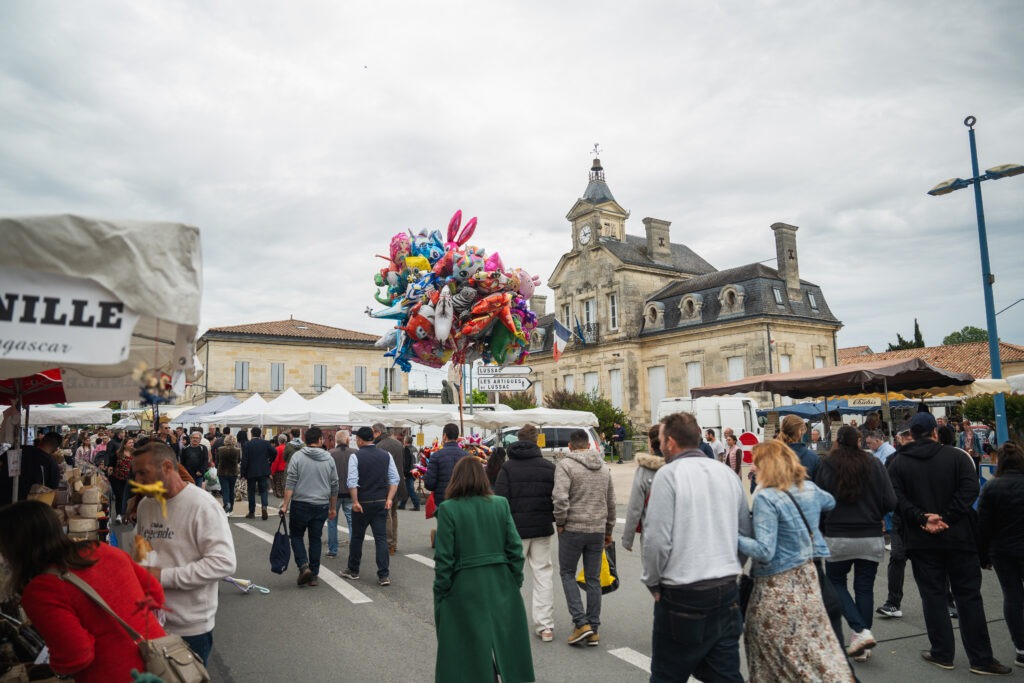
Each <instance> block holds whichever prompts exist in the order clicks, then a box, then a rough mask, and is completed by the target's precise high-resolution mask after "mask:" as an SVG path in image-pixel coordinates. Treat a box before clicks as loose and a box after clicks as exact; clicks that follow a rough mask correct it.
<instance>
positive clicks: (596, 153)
mask: <svg viewBox="0 0 1024 683" xmlns="http://www.w3.org/2000/svg"><path fill="white" fill-rule="evenodd" d="M591 151H592V153H593V155H594V156H595V157H599V156H601V148H600V147H599V146H598V144H597V143H596V142H595V143H594V149H593V150H591Z"/></svg>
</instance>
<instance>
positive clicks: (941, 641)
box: [889, 413, 1011, 675]
mask: <svg viewBox="0 0 1024 683" xmlns="http://www.w3.org/2000/svg"><path fill="white" fill-rule="evenodd" d="M936 428H937V424H936V421H935V418H934V417H932V415H931V413H918V414H916V415H914V417H913V418H911V420H910V433H911V435H912V436H913V437H914V442H913V443H912V444H910V445H908V446H904V447H903V448H901V449H900V450H899V451H898V455H896V456H894V457H895V461H894V462H893V463H892V466H891V467H890V468H889V477H890V478H891V479H892V486H893V489H895V491H896V501H897V502H896V511H897V513H898V514H899V515H900V517H901V519H902V521H903V530H904V538H903V542H904V544H905V545H906V549H907V557H908V558H909V559H910V565H911V567H912V568H913V570H914V579H915V580H916V581H917V588H918V590H919V591H920V593H921V608H922V611H923V612H924V623H925V627H926V628H927V630H928V640H929V643H930V645H931V648H930V649H929V650H924V651H923V652H921V657H922V658H924V660H925V661H927V662H929V663H931V664H934V665H936V666H938V667H939V668H942V669H952V668H953V656H954V649H955V647H956V645H955V641H954V640H953V626H952V623H951V621H950V616H949V612H948V611H947V605H946V586H947V580H948V582H949V583H948V585H949V587H950V588H951V589H952V591H953V596H954V597H955V598H956V606H957V609H958V610H959V612H960V638H961V640H962V641H963V644H964V650H966V652H967V658H968V660H969V661H970V663H971V672H972V673H977V674H982V675H991V674H998V675H1007V674H1009V673H1010V671H1011V670H1010V668H1009V667H1007V666H1004V665H1002V664H1000V663H999V662H998V661H997V660H996V659H994V658H993V657H992V643H991V641H990V640H989V635H988V624H987V622H986V620H985V605H984V603H983V602H982V599H981V565H980V562H979V559H978V546H977V539H976V537H975V527H976V526H977V517H976V513H975V512H974V509H973V508H972V507H971V506H972V505H973V504H974V500H975V498H977V497H978V489H979V484H978V473H977V471H976V470H975V469H974V463H973V462H971V459H970V458H969V457H968V456H967V455H966V454H965V453H964V452H963V451H961V450H959V449H957V448H954V447H952V446H944V445H942V444H941V443H939V442H938V440H937V439H938V434H937V429H936Z"/></svg>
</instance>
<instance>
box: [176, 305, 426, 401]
mask: <svg viewBox="0 0 1024 683" xmlns="http://www.w3.org/2000/svg"><path fill="white" fill-rule="evenodd" d="M375 341H377V337H376V336H374V335H372V334H366V333H363V332H354V331H352V330H345V329H341V328H339V327H330V326H328V325H321V324H318V323H312V322H306V321H302V320H295V319H289V320H276V321H272V322H264V323H252V324H248V325H235V326H232V327H213V328H210V329H209V330H207V331H206V332H205V333H204V334H203V335H202V336H201V337H200V338H199V341H198V342H197V344H196V349H197V355H198V356H199V360H200V361H201V362H202V364H203V367H204V368H205V374H204V375H203V377H202V379H201V380H200V381H199V383H197V384H195V385H192V386H191V387H189V389H188V391H187V392H186V395H185V401H184V402H186V403H191V404H199V403H204V402H206V401H208V400H209V399H211V398H214V397H216V396H223V395H231V396H235V397H236V398H238V399H242V400H244V399H246V398H248V397H249V396H251V395H252V394H254V393H259V394H260V395H261V396H263V398H265V399H267V400H268V401H269V400H272V399H274V398H276V397H277V396H279V395H280V394H281V393H282V392H284V391H285V390H286V389H287V388H288V387H292V388H293V389H295V391H297V392H298V393H299V394H301V395H302V396H304V397H306V398H312V397H313V396H316V395H318V394H321V393H323V392H324V391H326V390H327V389H330V388H331V387H332V386H334V385H335V384H340V385H342V386H343V387H345V388H346V389H348V390H349V391H350V392H352V393H353V394H355V395H356V396H358V397H359V398H361V399H363V400H364V401H367V402H368V403H380V401H381V392H382V390H383V388H384V387H385V386H387V387H388V390H389V393H390V396H391V397H392V398H395V399H398V400H401V401H404V400H406V399H407V394H406V392H407V387H408V384H407V382H406V379H403V377H402V375H403V374H404V373H402V372H401V371H400V370H399V369H398V368H392V367H391V359H390V358H385V357H384V355H383V352H382V351H381V349H378V348H376V347H374V345H373V344H374V342H375Z"/></svg>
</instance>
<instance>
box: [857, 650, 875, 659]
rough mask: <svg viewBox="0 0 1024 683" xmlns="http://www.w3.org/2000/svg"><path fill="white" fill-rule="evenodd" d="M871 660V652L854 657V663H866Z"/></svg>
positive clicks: (866, 651) (867, 651) (865, 651)
mask: <svg viewBox="0 0 1024 683" xmlns="http://www.w3.org/2000/svg"><path fill="white" fill-rule="evenodd" d="M869 659H871V650H864V652H861V653H860V654H859V655H857V656H856V657H854V658H853V661H855V662H866V661H868V660H869Z"/></svg>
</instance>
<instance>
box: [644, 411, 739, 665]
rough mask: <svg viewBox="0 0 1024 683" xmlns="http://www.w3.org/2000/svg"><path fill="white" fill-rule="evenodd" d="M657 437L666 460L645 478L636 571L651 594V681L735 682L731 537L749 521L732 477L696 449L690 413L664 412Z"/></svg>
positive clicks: (734, 551) (696, 429)
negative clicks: (640, 547)
mask: <svg viewBox="0 0 1024 683" xmlns="http://www.w3.org/2000/svg"><path fill="white" fill-rule="evenodd" d="M660 441H661V452H662V455H664V456H665V465H664V466H663V467H661V469H659V470H658V472H657V474H655V475H654V481H653V482H652V483H651V498H650V502H649V503H648V505H647V517H646V521H645V522H644V544H643V558H644V561H643V573H642V574H641V580H642V581H643V582H644V584H645V585H646V586H647V588H648V589H649V590H650V591H651V594H652V595H653V596H654V637H653V648H652V657H651V683H662V682H667V681H685V680H687V679H689V678H690V675H691V674H694V675H695V676H696V677H697V678H700V679H701V680H716V681H737V682H738V683H742V681H743V677H742V676H741V675H740V651H739V637H740V633H741V632H742V630H743V617H742V615H741V614H740V610H739V606H738V602H739V594H738V590H737V585H736V579H737V577H738V576H739V574H740V571H741V570H742V564H741V563H740V560H739V556H738V549H739V541H738V537H739V531H740V530H741V529H742V530H743V531H744V532H745V535H747V536H749V535H750V533H751V526H752V525H751V521H750V511H749V509H748V508H747V501H746V498H745V497H744V495H743V489H742V488H741V487H740V480H739V477H737V476H736V474H735V473H733V472H732V470H730V469H729V468H728V466H726V465H725V464H723V463H720V462H718V460H714V459H711V458H708V457H706V455H705V454H704V452H703V451H702V450H700V442H701V431H700V426H698V425H697V420H696V418H694V417H693V415H690V414H689V413H675V414H673V415H668V416H666V417H664V418H663V419H662V420H661V430H660Z"/></svg>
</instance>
